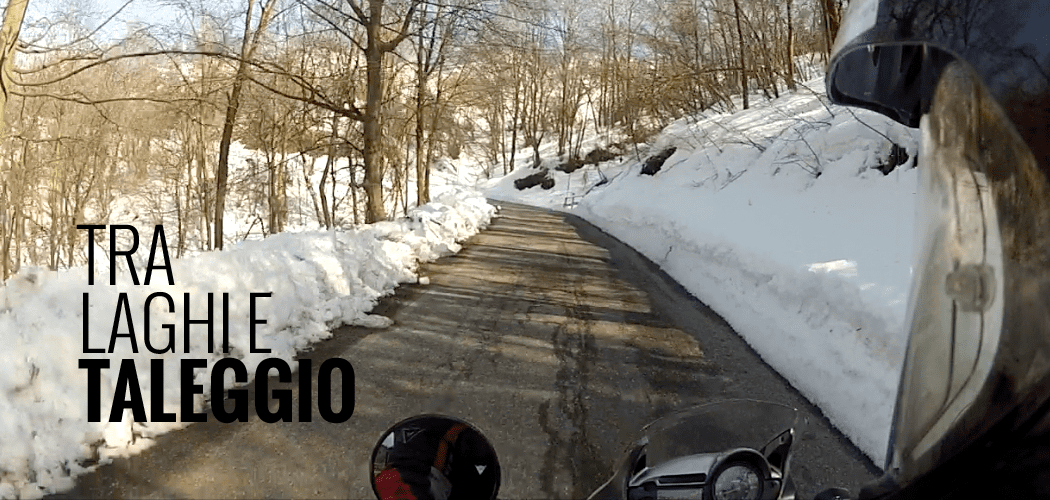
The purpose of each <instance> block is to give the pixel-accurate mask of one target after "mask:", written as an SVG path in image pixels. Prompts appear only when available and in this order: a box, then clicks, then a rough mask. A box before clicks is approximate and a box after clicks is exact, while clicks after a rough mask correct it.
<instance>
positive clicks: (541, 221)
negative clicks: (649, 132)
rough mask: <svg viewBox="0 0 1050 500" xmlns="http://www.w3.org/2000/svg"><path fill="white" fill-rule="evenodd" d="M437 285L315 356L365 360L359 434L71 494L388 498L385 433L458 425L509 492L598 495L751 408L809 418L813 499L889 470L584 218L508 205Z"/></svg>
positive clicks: (180, 442) (385, 308)
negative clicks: (657, 441) (410, 426)
mask: <svg viewBox="0 0 1050 500" xmlns="http://www.w3.org/2000/svg"><path fill="white" fill-rule="evenodd" d="M421 274H422V275H424V276H427V277H429V279H430V283H429V285H405V286H402V287H401V288H399V290H398V292H397V294H396V295H395V296H392V297H389V298H387V299H385V300H384V301H383V302H382V303H381V304H380V305H379V306H378V308H377V310H376V311H374V312H376V313H379V314H384V315H387V316H389V317H390V318H392V319H393V320H394V325H393V326H391V327H389V328H387V329H383V330H370V329H365V328H358V327H352V328H351V327H348V328H341V329H338V330H337V331H336V332H335V335H334V338H333V339H331V340H328V341H326V342H324V343H321V344H319V345H318V346H317V348H316V349H315V350H313V351H312V352H310V353H308V354H306V355H304V356H305V357H310V358H313V359H314V362H313V367H314V368H313V369H314V372H315V373H316V371H317V368H318V366H319V365H320V364H321V362H322V361H323V360H324V359H327V358H331V357H336V356H338V357H343V358H345V359H347V360H349V361H350V362H351V363H352V364H353V367H354V370H355V373H356V382H355V394H356V398H355V401H354V405H355V406H354V414H353V416H352V417H351V418H350V420H348V421H347V422H345V423H342V424H332V423H327V422H324V421H323V420H322V419H320V418H319V417H318V416H317V412H316V411H314V419H313V421H312V422H291V423H275V424H267V423H264V422H262V421H261V420H259V419H258V417H256V416H255V415H254V414H253V415H252V417H251V418H250V419H249V422H247V423H234V424H222V423H218V422H216V421H215V420H214V419H210V420H209V422H206V423H198V424H194V425H192V426H190V427H189V428H187V429H184V430H181V431H177V432H173V433H170V434H167V435H164V436H161V437H160V438H159V439H158V443H157V445H156V446H154V447H152V448H151V449H149V450H147V451H145V452H143V453H142V454H140V455H138V456H134V457H130V458H127V459H120V460H116V461H114V462H113V463H111V464H108V465H105V466H102V467H100V468H99V470H98V472H97V473H93V474H90V475H87V476H82V477H81V478H79V480H78V482H77V486H76V489H75V490H73V491H71V492H69V493H67V494H65V495H63V497H66V498H99V497H102V498H287V497H295V498H372V497H373V494H372V490H371V487H370V484H369V480H368V477H369V460H370V456H371V450H372V447H373V446H374V445H375V443H376V440H377V439H378V438H379V436H380V434H382V432H383V431H384V430H385V429H386V428H388V427H389V426H390V425H392V424H394V423H395V422H397V421H399V420H401V419H404V418H406V417H409V416H412V415H417V414H422V413H443V414H449V415H454V416H458V417H460V418H464V419H466V420H468V421H470V422H472V423H474V424H475V425H476V426H477V427H479V428H480V429H481V430H482V431H483V432H484V433H485V435H486V436H487V437H488V438H489V440H490V441H491V442H492V443H493V444H494V446H495V448H496V451H497V453H498V454H499V456H500V462H501V465H502V468H503V477H502V486H501V488H500V495H499V496H500V498H509V499H514V498H584V497H586V496H587V495H588V494H589V493H590V492H591V491H592V490H593V489H594V488H596V487H597V486H599V485H600V484H602V483H603V482H604V481H605V480H606V479H607V478H608V477H609V476H610V474H611V472H612V468H613V465H614V463H617V462H618V460H619V458H620V457H621V455H622V453H623V450H624V448H625V447H626V446H627V445H628V444H630V443H632V442H634V441H635V440H636V439H637V437H638V436H639V430H640V429H641V427H642V426H643V425H645V424H646V423H648V422H650V421H652V420H653V419H656V418H659V417H660V416H663V415H665V414H667V413H668V412H670V411H673V410H676V409H680V408H684V407H687V406H691V405H695V404H699V403H704V402H708V401H714V400H719V399H725V398H738V397H739V398H752V399H762V400H769V401H775V402H780V403H784V404H788V405H792V406H795V407H797V408H799V409H800V410H801V411H802V413H803V414H804V415H805V419H806V420H807V422H808V423H807V425H806V426H805V428H804V429H802V430H801V432H800V436H801V440H800V442H799V443H798V444H797V445H796V448H795V456H794V460H793V463H792V473H793V476H794V478H795V481H796V483H797V485H798V487H799V493H800V496H801V498H812V496H813V495H814V494H815V493H816V492H818V491H820V490H823V489H824V488H826V487H830V486H843V487H846V488H848V489H850V490H851V491H853V492H854V493H856V491H857V490H858V489H859V487H860V485H862V484H864V483H866V482H868V481H870V480H872V479H873V478H874V477H875V474H876V473H877V469H875V468H874V467H873V466H872V464H871V463H870V461H868V460H867V459H866V458H865V457H863V455H861V454H860V453H859V452H858V451H857V450H856V449H855V448H854V447H853V446H852V445H851V444H850V443H849V442H848V441H846V440H845V439H844V438H843V437H842V436H841V435H840V434H839V433H838V432H837V431H834V430H833V429H831V428H830V426H829V425H828V423H827V421H826V420H825V419H824V418H823V417H822V416H820V413H819V412H818V411H817V410H816V409H815V408H814V407H813V406H812V405H810V404H809V403H808V402H807V401H806V400H805V399H804V398H802V397H801V396H800V395H799V394H798V393H797V392H796V391H795V390H794V389H792V388H791V387H790V385H788V384H787V383H786V382H785V381H784V380H783V379H782V378H781V377H780V376H779V375H777V374H776V373H775V372H773V370H772V369H770V368H769V367H768V366H766V365H765V364H764V363H763V362H762V361H761V360H760V358H759V357H758V356H757V355H756V354H755V353H754V352H753V351H752V350H751V349H750V348H749V347H748V346H747V345H746V344H745V343H744V342H743V341H742V340H741V339H740V338H739V337H738V336H737V335H736V334H735V333H734V332H733V331H732V329H731V328H730V327H729V326H728V325H727V324H726V323H725V322H724V321H723V320H722V319H721V318H720V317H719V316H718V315H717V314H715V313H714V312H712V311H711V310H710V309H708V308H707V307H706V306H704V305H703V304H701V303H700V302H698V301H697V300H695V299H693V298H692V297H691V296H689V295H688V293H686V292H685V291H684V290H683V289H682V288H681V287H680V286H679V285H677V284H676V283H675V282H674V281H673V280H671V279H670V278H669V277H667V276H666V275H665V274H664V273H662V272H661V271H660V270H659V269H658V268H657V267H656V266H655V265H653V264H652V263H651V262H649V261H648V260H646V259H645V258H644V257H641V256H640V255H638V254H637V253H635V252H634V251H633V250H631V249H630V248H628V247H626V246H625V245H623V244H621V243H619V242H618V241H616V240H615V239H613V238H611V237H609V236H608V235H605V234H604V233H602V232H601V231H599V230H597V229H595V228H594V227H592V226H590V225H589V224H587V223H586V222H583V221H581V220H579V219H577V218H575V217H572V216H565V215H562V214H557V213H552V212H547V211H542V210H537V209H532V208H526V207H522V206H517V205H509V204H503V208H502V210H501V212H500V215H499V216H498V218H496V219H494V220H493V223H492V225H491V226H490V228H489V229H488V230H486V231H484V232H482V233H481V234H479V235H477V236H475V237H474V238H472V239H471V240H470V241H469V242H468V243H467V244H466V245H465V247H464V249H463V251H462V252H460V253H459V254H457V255H454V256H450V257H446V258H443V259H441V260H439V261H437V262H435V263H432V264H429V265H425V266H424V267H423V268H422V270H421ZM314 379H315V381H316V377H314ZM336 380H337V381H338V378H337V379H336ZM315 384H316V382H315ZM288 385H290V386H291V387H292V388H293V389H294V388H295V387H298V380H294V381H293V383H292V384H288ZM271 387H278V388H279V387H286V385H282V384H278V383H276V382H275V383H274V384H272V385H271ZM314 392H315V394H314V395H313V397H312V398H311V401H313V402H315V404H316V401H317V400H318V396H317V394H316V385H315V386H314ZM334 392H335V393H338V392H339V391H338V390H336V391H334ZM858 397H863V395H860V394H858ZM294 398H295V400H296V401H297V402H298V401H300V399H301V397H300V396H299V395H298V392H296V393H295V396H294ZM252 404H253V408H254V403H252ZM336 404H337V405H339V404H341V402H338V401H337V402H336ZM294 414H295V415H297V414H298V410H297V409H296V411H295V413H294Z"/></svg>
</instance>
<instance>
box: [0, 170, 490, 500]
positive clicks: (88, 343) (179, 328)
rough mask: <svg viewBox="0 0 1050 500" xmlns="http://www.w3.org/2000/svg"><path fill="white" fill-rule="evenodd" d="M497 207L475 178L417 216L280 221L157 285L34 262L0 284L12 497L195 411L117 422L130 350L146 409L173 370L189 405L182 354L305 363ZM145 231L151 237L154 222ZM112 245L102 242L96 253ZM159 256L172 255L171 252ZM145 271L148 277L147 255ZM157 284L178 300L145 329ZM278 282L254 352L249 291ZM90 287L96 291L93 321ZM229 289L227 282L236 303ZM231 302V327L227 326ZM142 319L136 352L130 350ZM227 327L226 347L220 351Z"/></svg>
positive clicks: (171, 402) (155, 309) (4, 476)
mask: <svg viewBox="0 0 1050 500" xmlns="http://www.w3.org/2000/svg"><path fill="white" fill-rule="evenodd" d="M494 211H495V209H494V208H493V207H492V206H490V205H488V203H486V202H485V200H484V199H483V198H482V197H481V196H480V195H479V194H478V193H477V192H473V191H468V190H463V189H449V190H446V191H445V192H444V194H442V196H440V197H438V198H437V199H436V201H435V202H433V203H430V204H428V205H425V206H422V207H418V208H415V209H413V210H412V211H411V212H410V214H409V217H408V218H406V219H402V220H398V221H392V222H383V223H379V224H373V225H369V226H365V227H362V228H360V229H357V230H350V231H333V232H303V233H297V234H289V233H282V234H277V235H274V236H271V237H269V238H266V239H264V240H261V241H245V242H242V243H241V244H239V245H236V246H234V247H232V248H229V249H228V250H227V251H223V252H210V253H204V254H201V255H197V256H194V257H189V258H184V259H181V260H173V261H172V262H171V267H172V274H173V278H174V285H169V284H168V280H167V278H166V274H165V271H164V270H157V269H154V270H153V273H152V276H151V280H150V283H151V284H150V285H148V286H147V285H141V286H135V285H133V284H132V282H131V278H130V276H129V275H128V273H126V272H125V273H124V274H123V275H120V276H118V279H117V285H116V286H110V285H109V274H108V272H104V271H100V270H99V269H95V275H96V276H95V284H94V285H93V286H89V285H88V280H87V276H88V274H87V269H84V268H79V269H72V270H69V271H65V272H50V271H42V270H40V269H23V270H22V271H21V272H19V273H18V274H17V275H15V276H13V277H12V278H11V279H9V280H8V281H7V282H6V283H5V284H4V285H3V286H0V343H2V345H3V346H4V349H3V350H2V351H0V393H2V394H3V395H4V397H2V398H0V450H3V453H2V454H0V497H3V498H12V497H21V498H30V497H39V496H41V495H42V494H44V493H46V492H53V491H57V490H61V489H65V488H68V487H71V486H72V484H73V478H74V477H75V476H77V475H78V474H80V473H83V472H85V471H87V470H90V469H91V468H92V467H93V466H94V465H95V464H97V463H99V462H100V461H105V460H106V459H107V458H108V457H110V456H114V455H121V454H127V453H131V452H134V451H135V450H138V449H142V448H144V447H146V446H148V445H149V443H150V438H151V437H153V436H156V435H158V434H160V433H163V432H167V431H169V430H172V429H175V428H180V427H183V426H184V425H185V424H184V423H181V422H174V423H158V422H150V423H133V422H131V420H130V418H129V413H130V412H128V411H127V410H125V413H124V415H123V419H124V421H123V422H119V423H109V422H107V421H108V420H109V412H110V405H111V402H112V401H113V398H114V390H115V385H116V380H117V374H118V368H119V366H120V364H121V360H127V359H130V360H134V362H135V367H136V372H137V374H138V382H139V386H140V388H141V393H142V400H143V401H144V402H145V408H146V411H147V412H151V411H152V407H151V404H150V402H151V400H152V392H151V391H153V390H154V387H153V385H152V384H153V382H154V380H153V379H154V378H157V379H159V378H160V377H163V385H162V386H160V387H161V388H162V392H163V394H164V398H163V406H164V409H165V410H166V411H168V412H174V413H176V414H178V413H179V411H180V403H181V398H180V389H181V386H180V383H181V381H180V375H179V372H180V364H179V360H180V359H190V358H194V359H206V360H207V363H208V367H209V369H210V367H211V366H212V365H213V364H214V363H215V362H216V361H218V360H220V359H223V358H224V357H233V358H237V359H239V360H241V361H242V362H243V363H244V364H245V365H246V367H247V370H248V372H249V379H250V378H253V377H254V373H255V371H256V365H257V364H258V363H259V362H260V361H262V360H263V359H265V358H269V357H277V358H281V359H283V360H285V361H286V362H288V364H289V365H292V366H294V364H292V359H293V357H294V356H295V353H296V352H297V351H300V350H302V349H304V348H307V347H308V346H309V345H310V344H311V343H313V342H316V341H318V340H321V339H324V338H327V337H328V336H330V335H331V333H330V329H331V328H333V327H336V326H339V325H342V324H357V325H365V326H369V327H375V328H381V327H384V326H387V325H389V320H388V319H387V318H383V317H379V316H374V315H369V314H368V311H369V310H371V309H372V307H373V306H374V305H375V304H376V301H377V300H378V299H379V298H380V297H381V296H383V295H386V294H389V293H391V292H392V291H393V289H394V288H395V287H396V286H397V284H398V283H399V282H406V281H415V280H416V268H417V263H418V262H419V261H421V260H422V261H428V260H433V259H436V258H438V257H440V256H442V255H445V254H448V253H451V252H456V251H458V250H459V248H460V247H459V245H458V244H457V241H461V240H463V239H465V238H467V237H469V236H471V235H473V234H474V233H476V232H477V231H479V230H480V229H481V228H483V227H484V226H485V225H486V224H487V223H488V221H489V220H490V218H491V217H492V216H493V214H494ZM85 237H86V232H85ZM143 239H144V240H145V242H147V243H148V241H150V240H149V238H148V235H147V236H146V237H144V238H143ZM145 246H148V244H147V245H145ZM101 252H104V249H101V248H96V260H97V259H99V255H98V253H101ZM146 252H147V250H145V249H140V250H139V254H142V253H146ZM158 252H159V251H158ZM102 256H103V257H105V253H102ZM136 256H137V257H139V255H138V254H136ZM142 260H143V261H145V259H142ZM154 263H155V264H157V265H160V264H162V260H160V257H159V253H158V257H157V258H156V259H155V260H154ZM137 274H138V277H139V279H140V281H144V274H145V266H139V269H138V273H137ZM156 292H163V293H166V294H167V295H168V296H170V297H171V299H172V303H173V306H174V307H172V308H171V309H169V304H168V302H167V301H166V300H164V299H163V298H155V299H154V300H152V301H151V304H150V305H149V310H150V313H149V320H150V324H149V328H148V330H147V328H146V323H145V321H146V316H145V315H144V314H143V311H144V308H145V305H146V303H147V297H148V296H150V295H151V294H153V293H156ZM267 292H269V293H271V294H272V295H270V296H265V297H258V298H256V299H255V304H256V310H255V317H256V318H258V319H260V320H265V321H266V323H265V324H260V325H257V326H256V328H257V331H256V334H255V347H256V348H264V349H269V350H270V351H271V352H270V353H268V354H263V353H251V352H250V350H251V349H250V342H251V339H250V336H249V327H250V318H251V314H252V310H251V302H252V300H251V298H250V294H252V293H267ZM85 293H86V294H87V297H88V299H87V300H88V301H89V304H90V305H89V306H88V307H87V312H88V319H87V322H86V324H85V320H84V316H83V315H84V309H85V306H84V300H85V295H84V294H85ZM120 294H126V298H127V307H121V305H120V304H121V301H122V299H121V296H120ZM209 294H211V296H212V297H211V299H209ZM224 294H229V295H228V308H227V307H224V305H223V304H224V300H223V295H224ZM187 297H188V298H189V299H188V301H189V304H187ZM209 300H210V301H211V302H212V307H213V314H214V318H215V321H214V323H215V331H214V335H215V340H214V345H209V341H208V334H207V331H208V328H207V326H203V325H196V324H194V325H192V327H191V328H190V342H189V345H188V346H186V345H185V343H184V340H183V339H184V337H183V326H184V321H185V320H186V319H187V318H185V317H184V311H185V309H189V311H190V312H189V318H190V319H193V320H203V319H205V318H207V317H208V316H209V313H208V302H209ZM169 310H170V311H174V312H169ZM224 311H225V314H226V315H227V317H228V319H229V330H228V332H224V331H223V326H222V325H223V320H222V318H223V315H224ZM115 317H116V319H115ZM115 321H116V323H117V326H116V327H115V326H114V322H115ZM164 324H171V325H174V335H173V336H174V339H175V341H174V352H168V353H165V354H163V355H158V354H154V353H151V352H150V351H148V350H147V349H146V348H145V342H146V340H147V337H148V339H149V340H150V341H151V342H152V345H153V346H154V347H155V348H160V349H164V348H165V347H167V345H168V331H167V330H165V329H164V327H163V325H164ZM130 331H133V332H134V338H135V341H136V342H135V343H136V344H137V345H136V347H137V351H138V352H137V353H135V352H132V350H133V349H132V341H131V339H130V338H129V337H130V335H128V333H129V332H130ZM111 332H118V333H120V334H122V335H123V336H118V337H116V338H115V340H114V341H113V345H114V348H113V353H112V354H85V350H86V349H87V348H91V349H104V350H108V348H109V346H110V342H111ZM224 333H228V336H229V345H230V351H229V353H228V354H224V353H223V352H222V346H221V339H222V338H223V334H224ZM186 351H188V352H186ZM93 357H98V358H107V359H110V360H111V362H110V367H109V369H104V370H102V371H101V419H102V420H103V422H99V423H90V422H88V413H87V412H88V399H87V393H88V387H87V384H88V382H87V370H84V369H81V368H79V367H78V363H79V360H80V359H90V358H93ZM157 359H163V360H164V364H163V372H164V373H162V374H161V373H152V372H151V369H150V368H151V362H152V361H154V360H157ZM208 371H209V370H203V369H202V370H198V371H197V372H196V375H197V377H196V382H195V383H197V384H201V385H203V386H204V387H205V391H207V390H208V387H210V375H209V374H208ZM227 376H228V377H227V380H226V387H231V386H232V380H231V379H232V377H231V376H230V373H229V372H227ZM118 397H123V394H121V395H118ZM128 399H131V396H128ZM204 404H205V401H204V397H203V396H201V397H198V398H197V400H196V401H195V405H196V407H197V410H198V411H200V410H201V408H203V407H204ZM314 418H319V417H317V416H314ZM150 420H152V419H150Z"/></svg>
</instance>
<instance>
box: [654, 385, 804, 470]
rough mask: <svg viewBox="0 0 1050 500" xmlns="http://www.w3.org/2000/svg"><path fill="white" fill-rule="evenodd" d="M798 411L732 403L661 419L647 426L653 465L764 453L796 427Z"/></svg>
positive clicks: (760, 403)
mask: <svg viewBox="0 0 1050 500" xmlns="http://www.w3.org/2000/svg"><path fill="white" fill-rule="evenodd" d="M797 420H798V411H797V410H795V409H794V408H791V407H790V406H784V405H781V404H777V403H770V402H766V401H752V400H731V401H721V402H718V403H711V404H706V405H703V406H697V407H695V408H690V409H688V410H685V411H682V412H678V413H674V414H671V415H668V416H666V417H664V418H661V419H659V420H657V421H655V422H653V423H651V424H649V426H648V427H646V436H647V437H648V439H649V444H648V446H646V455H647V460H648V463H649V464H650V466H656V465H659V464H661V463H664V462H667V461H668V460H672V459H674V458H678V457H682V456H687V455H696V454H700V453H720V452H724V451H727V450H731V449H736V448H752V449H755V450H761V449H762V448H763V447H764V446H765V445H766V444H768V443H769V442H770V441H772V440H773V439H774V438H775V437H777V436H779V435H780V434H783V433H784V432H785V431H787V430H789V429H791V428H793V427H794V426H795V425H796V422H797Z"/></svg>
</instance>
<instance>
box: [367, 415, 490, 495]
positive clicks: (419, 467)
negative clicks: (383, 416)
mask: <svg viewBox="0 0 1050 500" xmlns="http://www.w3.org/2000/svg"><path fill="white" fill-rule="evenodd" d="M371 469H372V470H371V480H372V491H373V492H374V493H375V495H376V498H379V499H380V500H393V499H399V498H419V499H434V500H449V499H457V498H463V499H467V498H469V499H481V500H484V499H488V500H493V499H495V498H496V493H497V492H498V491H499V483H500V466H499V460H498V459H497V457H496V450H495V449H494V448H493V447H492V445H491V444H490V443H489V441H488V440H487V439H485V436H484V435H482V433H481V431H479V430H478V429H477V428H476V427H474V426H473V425H471V424H469V423H467V422H465V421H463V420H460V419H458V418H454V417H448V416H444V415H420V416H415V417H411V418H408V419H405V420H402V421H401V422H398V423H397V424H394V426H393V427H391V428H390V429H388V430H387V431H386V432H384V433H383V434H382V435H381V436H380V437H379V441H378V442H376V445H375V448H373V450H372V465H371Z"/></svg>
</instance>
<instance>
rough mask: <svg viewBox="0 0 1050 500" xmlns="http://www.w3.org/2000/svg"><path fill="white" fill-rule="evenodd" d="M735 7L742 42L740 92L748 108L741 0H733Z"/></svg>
mask: <svg viewBox="0 0 1050 500" xmlns="http://www.w3.org/2000/svg"><path fill="white" fill-rule="evenodd" d="M733 9H734V10H735V11H736V36H737V40H738V41H739V42H740V94H741V96H742V97H743V99H744V109H747V108H748V104H747V66H746V65H745V58H744V30H742V29H740V0H733Z"/></svg>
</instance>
